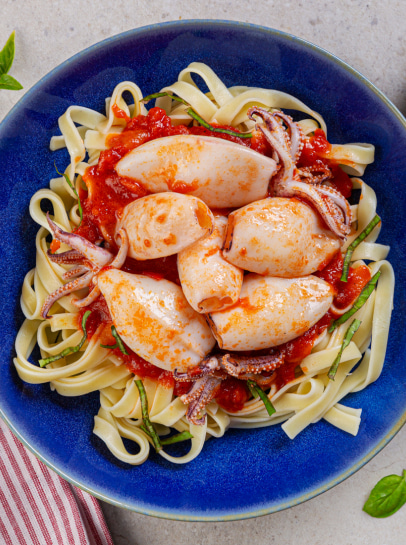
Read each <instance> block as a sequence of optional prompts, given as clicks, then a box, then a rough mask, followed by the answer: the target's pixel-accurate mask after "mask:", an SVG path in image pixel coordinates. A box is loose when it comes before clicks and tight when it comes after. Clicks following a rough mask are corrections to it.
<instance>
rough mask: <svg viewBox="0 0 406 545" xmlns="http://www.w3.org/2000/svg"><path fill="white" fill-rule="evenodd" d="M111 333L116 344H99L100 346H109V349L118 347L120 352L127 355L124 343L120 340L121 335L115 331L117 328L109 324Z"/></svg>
mask: <svg viewBox="0 0 406 545" xmlns="http://www.w3.org/2000/svg"><path fill="white" fill-rule="evenodd" d="M111 334H112V335H113V337H114V338H115V339H116V344H101V345H100V346H101V347H102V348H109V349H110V350H114V349H116V348H119V349H120V352H121V353H122V354H124V355H125V356H128V352H127V350H126V349H125V346H124V343H123V341H122V340H121V337H120V336H119V334H118V333H117V329H116V328H115V327H114V325H112V326H111Z"/></svg>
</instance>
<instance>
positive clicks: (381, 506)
mask: <svg viewBox="0 0 406 545" xmlns="http://www.w3.org/2000/svg"><path fill="white" fill-rule="evenodd" d="M405 503H406V469H404V470H403V473H402V475H401V476H399V475H388V476H387V477H384V478H383V479H381V480H380V481H378V483H377V484H376V485H375V486H374V488H373V489H372V491H371V493H370V495H369V498H368V499H367V501H366V502H365V505H364V507H363V510H364V511H365V512H366V513H368V515H371V517H375V518H385V517H390V516H391V515H393V514H394V513H396V511H398V510H399V509H400V508H401V507H402V505H404V504H405Z"/></svg>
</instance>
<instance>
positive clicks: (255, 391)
mask: <svg viewBox="0 0 406 545" xmlns="http://www.w3.org/2000/svg"><path fill="white" fill-rule="evenodd" d="M247 384H248V388H249V389H250V392H251V393H252V395H253V396H254V398H257V397H258V396H259V397H260V398H261V400H262V402H263V404H264V405H265V408H266V410H267V411H268V414H269V416H272V415H273V413H274V412H275V411H276V409H275V407H274V406H273V405H272V403H271V402H270V401H269V398H268V396H267V395H266V393H265V392H264V391H263V389H262V388H260V387H259V386H258V384H257V383H256V382H254V381H253V380H247Z"/></svg>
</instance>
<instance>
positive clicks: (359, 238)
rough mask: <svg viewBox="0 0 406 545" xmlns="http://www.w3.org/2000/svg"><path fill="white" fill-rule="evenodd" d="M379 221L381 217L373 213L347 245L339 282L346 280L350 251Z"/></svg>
mask: <svg viewBox="0 0 406 545" xmlns="http://www.w3.org/2000/svg"><path fill="white" fill-rule="evenodd" d="M379 223H381V218H380V217H379V216H378V215H375V216H374V217H373V218H372V220H371V221H370V222H369V223H368V225H367V226H366V227H365V229H364V230H363V231H362V232H361V233H360V234H359V235H358V237H357V238H356V239H355V240H353V241H352V243H351V244H350V245H349V246H348V248H347V252H346V254H345V258H344V263H343V272H342V275H341V278H340V280H341V282H347V281H348V271H349V269H350V263H351V258H352V253H353V251H354V250H355V248H356V247H357V246H359V244H361V242H362V241H363V240H364V239H365V238H367V236H368V235H369V233H371V232H372V231H373V230H374V229H375V227H376V226H377V225H378V224H379Z"/></svg>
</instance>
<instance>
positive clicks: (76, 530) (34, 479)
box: [0, 419, 114, 545]
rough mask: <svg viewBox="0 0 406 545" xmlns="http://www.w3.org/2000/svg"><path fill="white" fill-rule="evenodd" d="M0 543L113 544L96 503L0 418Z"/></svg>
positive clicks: (46, 544)
mask: <svg viewBox="0 0 406 545" xmlns="http://www.w3.org/2000/svg"><path fill="white" fill-rule="evenodd" d="M0 543H1V544H2V545H3V544H4V545H114V544H113V541H112V539H111V536H110V532H109V530H108V528H107V526H106V522H105V520H104V517H103V513H102V510H101V508H100V505H99V502H98V501H97V500H96V499H95V498H93V496H90V494H87V493H86V492H83V491H82V490H79V489H78V488H75V487H74V486H72V485H70V484H69V483H68V482H66V481H64V480H63V479H61V477H59V475H57V474H56V473H54V472H53V471H51V470H50V469H48V468H47V467H46V466H45V465H44V464H43V463H42V462H40V461H39V460H37V458H35V456H34V455H33V454H31V453H30V452H29V451H28V450H27V449H26V448H25V447H24V446H23V445H22V444H21V443H20V442H19V441H18V440H17V439H16V438H15V437H14V435H13V434H12V433H11V432H10V430H9V429H8V428H7V426H6V425H5V424H4V422H3V421H2V420H1V419H0Z"/></svg>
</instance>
